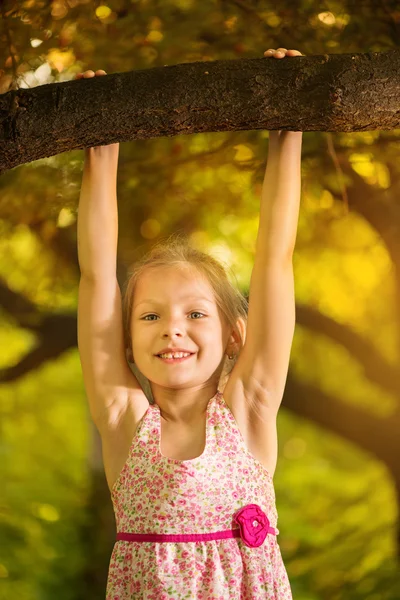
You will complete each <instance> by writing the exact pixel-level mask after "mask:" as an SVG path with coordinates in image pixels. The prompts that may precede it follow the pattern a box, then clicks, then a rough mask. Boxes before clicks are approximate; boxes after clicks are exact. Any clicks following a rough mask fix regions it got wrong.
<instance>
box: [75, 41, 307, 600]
mask: <svg viewBox="0 0 400 600" xmlns="http://www.w3.org/2000/svg"><path fill="white" fill-rule="evenodd" d="M299 55H300V56H301V53H300V52H298V51H296V50H289V51H287V50H286V49H285V48H280V49H279V50H278V51H277V52H276V53H275V52H274V51H273V50H269V51H266V52H265V53H264V56H266V57H267V56H275V57H276V58H283V57H285V56H299ZM96 74H98V75H102V74H105V72H104V71H97V72H96ZM94 75H95V74H94V73H93V71H86V72H85V73H84V74H79V75H78V76H77V78H79V77H81V76H82V77H84V78H86V77H93V76H94ZM301 141H302V133H301V132H286V131H272V132H270V141H269V157H268V163H267V170H266V175H265V179H264V185H263V190H262V199H261V211H260V226H259V233H258V238H257V246H256V258H255V263H254V268H253V272H252V276H251V286H250V302H249V305H248V306H247V302H246V300H245V298H243V296H242V295H241V294H240V293H239V291H238V290H236V289H235V288H234V287H233V286H232V285H231V284H230V282H229V280H228V278H227V275H226V272H225V270H224V268H223V267H222V265H220V263H219V262H218V261H216V260H215V259H214V258H212V257H211V256H209V255H207V254H205V253H203V252H200V251H198V250H196V249H195V248H192V247H191V246H190V244H188V243H187V242H186V241H185V240H180V239H179V237H178V238H175V239H172V240H171V239H170V240H167V241H165V242H164V243H161V244H158V245H156V246H154V247H153V248H152V249H151V251H150V252H149V253H148V255H146V256H145V257H144V258H143V259H142V260H141V261H139V262H138V263H137V264H136V265H135V269H134V271H133V272H132V274H131V276H130V278H129V280H128V282H127V285H126V289H125V292H124V300H123V301H122V298H121V292H120V289H119V286H118V282H117V278H116V254H117V238H118V219H117V197H116V179H117V163H118V152H119V144H111V145H108V146H100V147H95V148H89V149H86V150H85V164H84V171H83V179H82V188H81V194H80V201H79V212H78V255H79V265H80V270H81V279H80V284H79V305H78V347H79V353H80V358H81V364H82V371H83V378H84V384H85V389H86V393H87V396H88V400H89V406H90V413H91V416H92V418H93V421H94V423H95V425H96V427H97V429H98V431H99V433H100V436H101V439H102V451H103V460H104V468H105V473H106V478H107V483H108V486H109V489H110V493H111V498H112V502H113V507H114V512H115V519H116V526H117V537H116V543H115V545H114V548H113V552H112V555H111V559H110V566H109V573H108V580H107V592H106V598H107V600H128V599H129V600H130V599H133V598H138V599H139V598H147V599H153V600H164V599H165V600H180V599H183V598H186V599H196V598H202V599H214V600H239V599H243V600H246V599H247V600H250V599H259V600H261V599H271V600H272V599H279V600H290V599H291V598H292V594H291V589H290V584H289V580H288V576H287V573H286V569H285V566H284V564H283V561H282V556H281V552H280V548H279V545H278V541H277V535H278V534H279V530H278V529H277V519H278V515H277V511H276V506H275V492H274V485H273V474H274V471H275V466H276V461H277V433H276V415H277V412H278V409H279V406H280V403H281V399H282V396H283V390H284V386H285V382H286V376H287V370H288V363H289V355H290V348H291V344H292V339H293V333H294V324H295V312H294V285H293V268H292V253H293V250H294V243H295V236H296V228H297V218H298V211H299V200H300V159H301ZM247 313H248V319H247ZM247 321H248V323H247ZM225 354H226V355H227V356H228V360H229V361H230V362H228V369H225V366H226V365H225V363H226V360H225ZM127 360H128V362H130V363H132V364H135V368H136V369H137V372H138V373H140V374H141V375H142V376H143V377H144V378H145V379H146V380H147V381H148V383H149V385H150V390H151V396H152V398H153V402H150V403H149V400H148V399H147V396H146V395H145V393H144V391H143V388H142V386H141V385H139V382H138V378H137V377H136V376H135V375H134V373H133V372H132V370H131V368H130V367H129V365H128V364H127ZM224 376H225V383H226V385H223V384H222V380H223V377H224ZM221 389H223V392H222V391H221Z"/></svg>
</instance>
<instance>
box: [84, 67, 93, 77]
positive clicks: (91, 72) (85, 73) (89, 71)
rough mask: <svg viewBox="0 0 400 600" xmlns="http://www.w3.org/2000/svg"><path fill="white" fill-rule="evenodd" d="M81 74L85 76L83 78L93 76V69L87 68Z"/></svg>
mask: <svg viewBox="0 0 400 600" xmlns="http://www.w3.org/2000/svg"><path fill="white" fill-rule="evenodd" d="M83 76H84V77H85V79H87V78H88V77H94V71H92V70H91V69H89V70H88V71H85V72H84V74H83Z"/></svg>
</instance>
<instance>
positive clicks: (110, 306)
mask: <svg viewBox="0 0 400 600" xmlns="http://www.w3.org/2000/svg"><path fill="white" fill-rule="evenodd" d="M92 73H93V72H92ZM93 75H94V73H93ZM118 154H119V144H110V145H108V146H99V147H96V148H88V149H86V150H85V163H84V168H83V177H82V187H81V192H80V198H79V209H78V259H79V266H80V270H81V279H80V283H79V298H78V348H79V355H80V359H81V365H82V373H83V380H84V384H85V390H86V395H87V397H88V401H89V408H90V414H91V417H92V419H93V421H94V423H95V425H96V426H97V428H98V430H99V432H100V434H103V433H104V434H108V433H109V432H110V430H111V429H114V430H115V429H116V428H117V425H118V423H119V422H120V421H121V420H122V419H123V417H124V416H125V414H126V413H128V411H129V412H130V413H131V414H133V418H134V412H135V410H136V411H138V406H139V404H140V407H139V408H141V407H142V405H143V402H144V400H146V397H145V395H144V392H143V390H142V388H141V386H140V384H139V382H138V380H137V378H136V377H135V375H134V373H132V371H131V369H130V368H129V366H128V363H127V360H126V355H125V343H124V334H123V317H122V299H121V291H120V288H119V285H118V281H117V276H116V262H117V242H118V207H117V168H118ZM146 402H147V400H146ZM135 407H136V408H135Z"/></svg>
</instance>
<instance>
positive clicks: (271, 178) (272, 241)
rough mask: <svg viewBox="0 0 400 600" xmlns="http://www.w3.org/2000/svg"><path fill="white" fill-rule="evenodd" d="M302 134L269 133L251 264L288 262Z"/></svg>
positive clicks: (295, 214) (294, 227) (298, 186)
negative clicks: (257, 226) (253, 258)
mask: <svg viewBox="0 0 400 600" xmlns="http://www.w3.org/2000/svg"><path fill="white" fill-rule="evenodd" d="M302 139H303V132H302V131H270V132H269V149H268V160H267V167H266V170H265V176H264V182H263V186H262V194H261V207H260V224H259V230H258V236H257V244H256V256H255V261H256V262H257V261H258V262H261V263H263V264H265V262H266V261H268V260H282V261H286V260H290V261H291V260H292V256H293V252H294V246H295V242H296V234H297V225H298V219H299V207H300V190H301V144H302Z"/></svg>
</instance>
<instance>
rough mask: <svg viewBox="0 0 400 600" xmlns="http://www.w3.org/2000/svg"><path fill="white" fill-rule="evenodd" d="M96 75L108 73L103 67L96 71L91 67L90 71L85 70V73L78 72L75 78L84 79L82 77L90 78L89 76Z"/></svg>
mask: <svg viewBox="0 0 400 600" xmlns="http://www.w3.org/2000/svg"><path fill="white" fill-rule="evenodd" d="M95 75H107V73H106V72H105V71H103V69H99V70H98V71H96V73H95V72H94V71H92V70H91V69H89V70H88V71H85V72H84V73H77V74H76V75H75V79H82V77H84V78H85V79H88V78H89V77H94V76H95Z"/></svg>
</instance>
